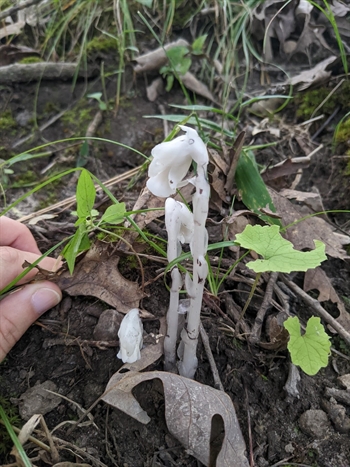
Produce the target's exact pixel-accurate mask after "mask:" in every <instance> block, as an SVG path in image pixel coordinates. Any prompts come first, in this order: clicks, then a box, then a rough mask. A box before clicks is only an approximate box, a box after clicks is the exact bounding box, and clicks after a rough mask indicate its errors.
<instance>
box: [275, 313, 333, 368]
mask: <svg viewBox="0 0 350 467" xmlns="http://www.w3.org/2000/svg"><path fill="white" fill-rule="evenodd" d="M284 327H285V328H286V329H287V331H288V332H289V335H290V338H289V342H288V350H289V352H290V356H291V358H292V362H293V363H294V365H298V366H300V368H301V369H302V370H303V371H304V372H305V373H306V374H307V375H310V376H313V375H315V374H316V373H317V372H318V371H319V370H320V369H321V368H323V367H326V366H327V365H328V357H329V353H330V348H331V342H330V337H329V336H328V335H327V334H326V333H325V330H324V327H323V326H322V324H321V321H320V318H317V317H316V316H312V317H311V318H310V319H309V321H308V322H307V325H306V330H305V334H304V335H301V334H300V322H299V319H298V317H297V316H294V317H293V318H291V317H290V318H288V319H287V320H286V321H285V322H284Z"/></svg>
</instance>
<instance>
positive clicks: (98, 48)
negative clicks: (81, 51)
mask: <svg viewBox="0 0 350 467" xmlns="http://www.w3.org/2000/svg"><path fill="white" fill-rule="evenodd" d="M117 48H118V44H117V41H116V40H115V39H113V38H112V37H106V36H99V37H94V38H93V39H91V41H89V42H88V43H87V44H86V52H87V54H88V55H89V54H93V53H95V52H107V51H108V50H113V49H114V50H117Z"/></svg>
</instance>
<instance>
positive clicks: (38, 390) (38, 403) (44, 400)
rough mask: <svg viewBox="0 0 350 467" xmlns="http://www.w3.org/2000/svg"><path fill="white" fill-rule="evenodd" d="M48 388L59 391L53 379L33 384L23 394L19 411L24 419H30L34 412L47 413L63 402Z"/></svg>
mask: <svg viewBox="0 0 350 467" xmlns="http://www.w3.org/2000/svg"><path fill="white" fill-rule="evenodd" d="M47 389H48V390H49V391H53V392H57V386H56V384H55V383H54V382H53V381H45V382H44V383H42V384H37V385H36V386H33V387H32V388H30V389H28V390H27V391H26V392H24V393H23V394H22V395H21V397H20V402H19V413H20V415H21V417H22V418H23V420H29V419H30V417H31V416H32V415H34V414H41V415H45V414H46V413H48V412H51V410H53V409H55V408H56V407H57V406H58V405H59V404H60V403H61V398H60V397H59V396H56V395H54V394H51V393H50V392H48V391H47Z"/></svg>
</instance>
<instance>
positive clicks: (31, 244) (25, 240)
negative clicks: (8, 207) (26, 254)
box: [0, 216, 40, 255]
mask: <svg viewBox="0 0 350 467" xmlns="http://www.w3.org/2000/svg"><path fill="white" fill-rule="evenodd" d="M0 245H1V246H3V245H5V246H12V248H18V249H19V250H23V251H30V252H31V253H36V254H37V255H39V254H40V250H39V248H38V246H37V244H36V241H35V240H34V237H33V235H32V233H31V231H30V230H29V229H28V227H26V226H25V225H24V224H21V223H20V222H18V221H14V220H13V219H10V218H9V217H6V216H1V217H0Z"/></svg>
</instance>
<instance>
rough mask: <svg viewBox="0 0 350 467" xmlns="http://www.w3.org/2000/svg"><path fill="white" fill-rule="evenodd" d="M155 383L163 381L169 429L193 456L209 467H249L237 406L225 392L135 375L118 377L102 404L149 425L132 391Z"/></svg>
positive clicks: (159, 375) (170, 377)
mask: <svg viewBox="0 0 350 467" xmlns="http://www.w3.org/2000/svg"><path fill="white" fill-rule="evenodd" d="M151 379H160V380H161V381H162V383H163V388H164V397H165V418H166V423H167V426H168V429H169V431H170V433H171V434H172V435H173V436H174V437H175V438H177V439H178V440H179V441H180V442H181V443H182V444H183V445H184V446H185V448H186V449H187V450H188V452H189V453H191V454H192V455H193V456H195V457H196V458H197V459H198V460H200V461H201V462H202V463H203V464H204V465H205V466H209V465H217V466H220V467H248V465H249V464H248V460H247V458H246V456H245V449H246V447H245V442H244V439H243V436H242V432H241V430H240V427H239V424H238V419H237V416H236V413H235V409H234V406H233V404H232V401H231V399H230V397H229V396H228V395H227V394H226V393H224V392H222V391H218V390H217V389H213V388H211V387H209V386H205V385H203V384H200V383H198V382H196V381H193V380H191V379H188V378H184V377H182V376H178V375H175V374H172V373H167V372H161V371H151V372H147V373H138V372H133V371H132V372H129V373H126V374H125V373H123V374H120V373H115V374H114V375H113V376H112V378H111V379H110V381H109V382H108V385H107V388H106V391H105V393H104V395H103V396H102V400H104V401H105V402H106V403H108V404H110V405H112V406H113V407H116V408H118V409H119V410H122V411H123V412H125V413H127V414H128V415H130V416H131V417H133V418H135V419H136V420H138V421H140V422H141V423H145V424H146V423H148V422H149V421H150V418H149V417H148V415H147V413H146V412H145V411H144V410H143V409H142V408H141V406H140V405H139V403H138V402H137V400H136V399H135V398H134V396H133V395H132V390H133V388H134V387H135V386H137V385H138V384H139V383H141V382H143V381H148V380H151ZM216 422H218V423H217V425H218V426H219V427H220V429H222V428H224V436H223V439H222V443H221V449H220V451H219V452H218V455H217V457H216V463H215V459H214V461H213V459H212V457H211V448H212V446H211V440H213V438H215V436H218V435H219V434H218V433H215V432H214V431H215V430H214V428H213V427H214V426H215V424H216Z"/></svg>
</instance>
